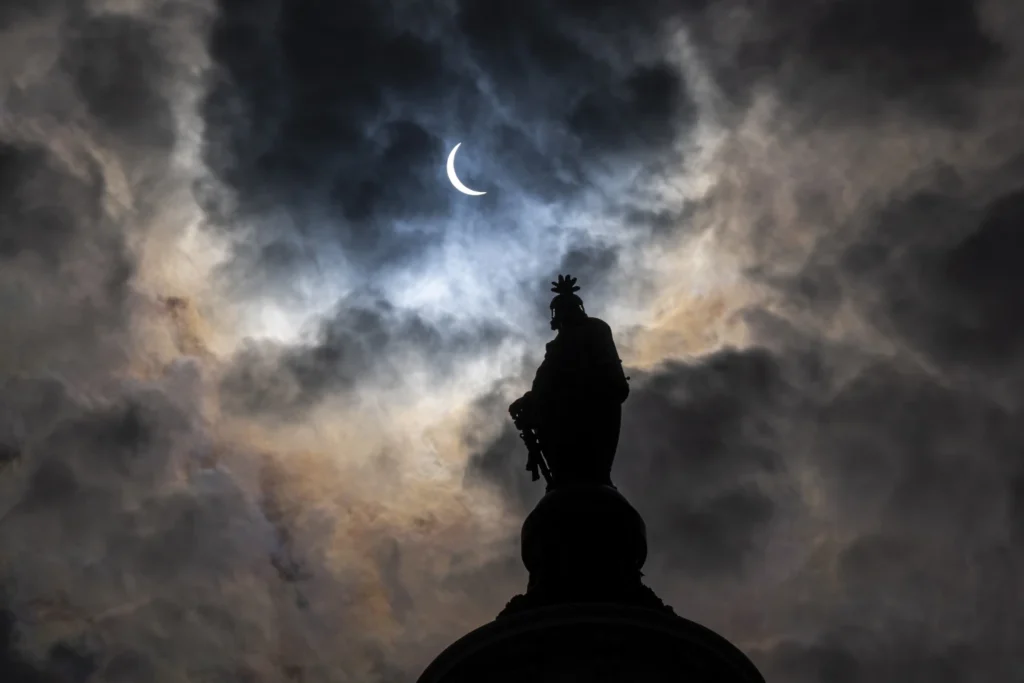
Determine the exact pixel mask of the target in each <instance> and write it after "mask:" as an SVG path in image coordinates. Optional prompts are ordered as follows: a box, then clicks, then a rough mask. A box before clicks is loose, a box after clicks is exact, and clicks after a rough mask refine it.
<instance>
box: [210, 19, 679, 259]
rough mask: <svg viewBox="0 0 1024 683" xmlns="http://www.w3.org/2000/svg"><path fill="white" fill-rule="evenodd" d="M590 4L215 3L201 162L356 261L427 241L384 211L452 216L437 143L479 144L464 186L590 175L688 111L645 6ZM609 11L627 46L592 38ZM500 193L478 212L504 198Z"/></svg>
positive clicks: (255, 207) (550, 186)
mask: <svg viewBox="0 0 1024 683" xmlns="http://www.w3.org/2000/svg"><path fill="white" fill-rule="evenodd" d="M598 5H599V6H595V7H594V8H593V9H592V10H591V9H589V8H587V7H584V6H583V5H579V4H576V3H557V4H556V5H555V6H551V7H549V6H548V5H547V4H544V5H543V6H542V5H541V4H538V3H533V2H527V3H505V4H500V3H499V4H494V3H484V2H465V3H462V4H460V5H459V6H458V7H457V11H456V12H455V15H454V17H453V21H454V23H453V24H451V25H449V24H448V23H445V22H447V21H448V19H446V18H445V17H448V16H449V15H450V13H449V12H447V11H437V12H428V13H427V14H426V15H425V16H424V17H421V16H420V15H419V14H418V13H416V12H413V13H412V14H409V13H408V12H406V11H404V10H403V11H391V10H389V9H387V8H385V7H384V6H382V5H380V4H379V3H369V2H352V3H344V5H327V4H323V3H314V2H308V1H305V0H300V1H298V2H289V3H276V2H263V3H260V4H258V5H253V4H244V5H243V4H242V3H235V2H224V3H222V6H221V14H220V17H219V19H218V21H217V23H216V25H215V27H214V32H213V44H212V52H213V56H214V58H215V60H216V62H217V64H218V67H219V75H218V76H217V77H216V79H215V81H214V83H213V88H212V90H211V92H210V95H209V97H208V98H207V101H206V104H205V107H204V112H205V117H206V120H207V125H208V136H207V142H206V145H207V146H206V158H207V161H208V163H209V164H210V166H211V168H212V169H213V170H214V172H215V173H216V174H217V175H218V177H219V178H220V179H221V180H222V181H224V182H226V183H227V185H228V186H230V187H232V188H234V189H236V190H237V191H238V192H239V194H240V200H241V209H242V211H243V212H246V211H259V210H260V209H261V208H265V207H267V206H270V205H284V206H286V207H289V209H290V210H291V211H293V213H294V214H295V216H296V217H297V220H298V222H299V223H300V224H302V225H306V224H308V223H310V222H311V221H312V222H316V221H326V223H327V224H329V226H330V227H328V228H324V230H325V231H326V232H323V231H320V230H319V229H311V228H308V227H305V228H302V229H303V230H307V231H309V230H312V232H307V233H306V235H307V238H308V239H314V233H315V239H320V238H324V237H326V238H328V239H331V240H336V241H338V242H339V243H340V244H341V246H343V247H344V248H345V249H347V250H348V251H349V252H350V253H353V254H358V255H359V259H360V263H361V264H362V265H366V264H369V265H370V266H372V265H373V264H378V263H383V262H390V261H393V260H396V259H397V260H402V259H405V258H407V257H409V256H410V255H411V254H414V253H416V252H417V251H418V249H419V248H420V247H422V246H424V245H427V244H430V243H433V242H434V241H435V240H436V239H437V235H435V234H430V233H423V232H419V233H410V231H409V230H408V229H400V228H398V227H397V226H396V224H395V221H402V220H407V221H408V220H415V221H420V222H423V221H426V220H429V219H431V218H443V217H447V216H448V215H449V214H450V213H451V210H452V208H453V206H454V205H453V201H455V200H456V199H457V198H458V197H457V196H456V195H453V193H452V192H450V191H448V189H447V188H446V186H445V183H444V179H443V175H442V169H443V164H444V155H445V153H446V151H447V150H446V147H445V145H446V143H448V144H450V142H451V141H452V140H455V139H460V138H462V137H463V136H466V135H472V136H473V137H474V140H475V141H474V143H473V155H474V156H473V158H474V159H475V160H476V162H475V165H473V166H472V167H470V166H467V167H466V170H465V171H464V173H466V174H468V176H467V182H468V183H469V184H470V185H473V184H474V183H473V177H472V174H473V173H474V171H476V172H479V173H481V174H483V175H484V176H485V177H488V178H493V179H494V180H495V181H496V182H500V183H501V184H502V187H505V188H508V189H514V188H519V189H520V190H523V191H525V192H526V193H527V194H528V195H532V196H534V197H537V198H543V199H554V198H561V199H563V200H564V199H568V198H570V197H571V196H572V195H573V194H574V193H575V192H576V191H577V190H578V189H580V188H583V187H587V186H589V182H590V181H589V180H588V177H589V174H590V171H589V170H588V167H589V166H590V165H591V164H592V162H598V163H600V162H602V161H607V162H611V160H612V159H613V158H617V157H619V156H622V155H626V156H632V155H637V154H642V153H653V152H655V151H657V150H661V149H664V148H665V146H666V145H667V144H669V143H671V142H672V141H673V139H674V138H675V136H676V135H678V133H679V132H680V131H682V130H685V129H686V127H687V126H688V124H689V123H690V121H691V120H692V116H693V111H692V103H691V102H690V98H689V94H688V92H687V90H686V86H685V83H683V81H682V79H681V76H680V75H679V74H678V73H677V72H676V70H675V69H674V68H673V67H670V66H669V65H668V64H667V63H666V62H664V61H663V59H662V58H661V56H660V55H659V54H658V53H657V50H655V49H653V46H654V45H656V44H657V43H658V40H659V37H658V35H659V33H658V31H656V30H655V24H654V22H653V20H652V18H651V16H650V15H649V13H640V12H632V11H628V8H627V7H626V6H625V5H619V4H616V3H598ZM439 10H440V8H439ZM658 11H659V12H660V11H661V10H658ZM609 13H611V14H609ZM615 22H619V25H618V26H617V28H618V30H619V33H620V34H621V35H624V36H626V37H627V38H628V39H627V40H626V43H625V44H621V45H612V44H611V42H608V41H605V42H602V41H600V40H596V41H595V34H594V33H593V32H594V31H595V30H598V27H599V26H607V25H612V24H614V23H615ZM588 36H589V40H588ZM606 43H607V44H606ZM641 44H645V45H646V46H647V49H646V51H645V52H646V54H647V56H646V57H644V58H643V59H642V60H641V61H639V62H636V63H634V61H635V60H634V58H633V57H632V56H631V49H632V48H633V47H635V46H636V45H641ZM502 111H504V112H505V113H502ZM500 196H501V195H500V194H496V193H495V192H491V193H489V196H488V197H486V198H481V200H479V201H478V202H477V204H476V205H475V207H476V208H478V209H480V210H481V211H484V212H485V213H489V212H491V213H492V212H494V211H496V210H500V208H501V201H502V200H501V199H500ZM212 203H214V202H212V200H211V204H212Z"/></svg>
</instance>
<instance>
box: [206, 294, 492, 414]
mask: <svg viewBox="0 0 1024 683" xmlns="http://www.w3.org/2000/svg"><path fill="white" fill-rule="evenodd" d="M505 334H506V331H505V330H503V329H501V328H499V327H497V326H495V325H493V324H489V323H478V324H474V325H472V326H469V327H465V326H461V325H458V324H455V323H453V324H451V325H441V324H437V323H434V322H431V321H428V320H426V319H425V318H423V317H421V316H420V315H419V314H418V313H416V312H411V311H403V310H399V309H396V308H395V307H394V306H392V305H391V304H389V303H388V302H387V301H384V300H383V299H380V298H376V297H372V298H369V299H364V298H362V297H352V298H349V299H346V300H343V301H342V302H340V303H339V304H338V306H337V308H336V310H335V312H334V313H333V314H332V315H331V316H329V317H327V318H325V319H324V320H322V321H321V322H320V324H319V329H318V332H317V340H316V341H315V342H314V343H313V344H310V345H292V346H284V345H279V344H276V343H273V342H262V343H261V342H250V344H249V345H248V346H247V347H246V348H245V349H243V350H242V351H240V352H239V353H238V354H237V356H236V357H235V358H234V360H233V362H232V364H231V366H230V367H229V369H228V371H227V374H226V376H225V378H224V380H223V382H222V384H221V397H222V400H223V401H224V404H225V407H227V408H228V409H229V410H232V411H236V412H242V413H254V414H259V415H270V414H275V413H276V414H279V415H281V416H283V417H285V418H290V417H294V416H295V415H297V414H300V413H301V412H302V411H303V410H305V409H308V408H310V407H312V406H314V405H315V404H316V403H318V402H319V401H321V400H323V399H324V398H326V397H327V396H329V395H332V394H338V393H342V394H347V393H349V392H351V391H352V390H353V389H355V387H356V385H357V383H358V382H360V381H361V380H366V379H370V378H374V379H377V380H379V381H383V382H384V383H385V384H387V385H390V384H392V383H393V382H396V381H398V380H399V378H400V376H401V373H402V372H403V367H404V366H403V363H405V362H408V361H409V360H411V359H412V357H416V358H417V359H418V363H419V364H424V365H425V367H427V368H428V369H429V370H430V371H431V372H433V373H436V376H437V377H442V376H444V374H445V373H446V372H448V371H449V370H450V368H451V364H452V363H453V362H454V361H455V360H456V359H457V358H458V356H459V355H461V354H463V353H467V352H472V351H479V350H480V349H481V348H485V347H489V346H493V345H495V344H497V343H498V342H500V341H501V340H502V338H503V337H504V336H505Z"/></svg>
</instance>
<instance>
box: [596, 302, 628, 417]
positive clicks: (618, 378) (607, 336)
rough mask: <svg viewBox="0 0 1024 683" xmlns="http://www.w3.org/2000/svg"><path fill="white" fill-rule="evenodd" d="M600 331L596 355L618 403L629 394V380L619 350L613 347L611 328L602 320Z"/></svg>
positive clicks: (613, 340)
mask: <svg viewBox="0 0 1024 683" xmlns="http://www.w3.org/2000/svg"><path fill="white" fill-rule="evenodd" d="M599 329H600V333H599V334H598V335H597V341H598V344H599V349H598V350H597V356H598V358H600V361H599V363H600V365H601V368H602V369H603V370H604V372H605V373H606V374H605V379H606V381H607V383H608V384H607V386H609V387H610V389H611V393H612V395H613V396H614V397H615V398H616V400H618V401H619V402H620V403H622V402H623V401H625V400H626V398H627V397H628V396H629V381H628V380H627V379H626V372H625V370H624V369H623V368H622V360H621V359H620V358H619V351H618V349H617V348H615V339H614V338H613V337H612V328H611V327H609V326H608V324H607V323H605V322H604V321H603V320H602V321H601V324H600V325H599Z"/></svg>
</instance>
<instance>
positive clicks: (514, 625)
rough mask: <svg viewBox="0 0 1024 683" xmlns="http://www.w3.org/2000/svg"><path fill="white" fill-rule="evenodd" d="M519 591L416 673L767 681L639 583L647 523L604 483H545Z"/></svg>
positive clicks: (653, 681) (459, 682) (495, 682)
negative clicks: (548, 489) (547, 489)
mask: <svg viewBox="0 0 1024 683" xmlns="http://www.w3.org/2000/svg"><path fill="white" fill-rule="evenodd" d="M522 556H523V563H524V564H525V565H526V568H527V569H528V570H529V572H530V580H529V584H528V586H527V590H526V593H525V594H523V595H517V596H515V597H514V598H512V600H510V601H509V603H508V605H506V607H505V609H504V610H502V612H501V613H500V614H499V615H498V618H497V619H495V620H494V621H493V622H491V623H489V624H486V625H484V626H482V627H480V628H478V629H476V630H475V631H472V632H471V633H469V634H468V635H466V636H464V637H463V638H461V639H460V640H458V641H456V642H455V643H454V644H453V645H451V646H450V647H449V648H448V649H447V650H445V651H444V652H443V653H442V654H441V655H440V656H438V657H437V659H435V660H434V662H433V663H432V664H431V665H430V666H429V667H428V668H427V670H426V671H425V672H424V673H423V675H422V676H421V677H420V679H419V683H463V682H464V683H469V682H470V681H472V682H473V683H478V682H479V681H488V682H489V683H505V682H508V683H512V682H513V681H515V682H516V683H520V682H522V681H532V682H534V683H547V682H548V681H577V680H580V681H582V680H586V681H604V682H607V683H613V682H617V681H623V682H625V681H630V682H632V683H648V682H650V683H661V682H663V681H664V682H666V683H667V682H668V681H704V680H707V681H716V682H719V683H732V682H735V683H763V678H762V677H761V675H760V674H759V673H758V671H757V669H756V668H755V667H754V665H753V664H752V663H751V662H750V660H748V659H747V658H746V657H745V656H744V655H743V653H742V652H740V651H739V650H738V649H737V648H736V647H734V646H733V645H732V644H731V643H729V642H728V641H727V640H725V639H724V638H722V637H721V636H719V635H717V634H715V633H714V632H712V631H710V630H708V629H706V628H704V627H703V626H700V625H698V624H695V623H694V622H692V621H689V620H687V619H683V618H681V617H679V616H676V614H675V613H674V612H673V611H672V609H671V608H670V607H668V606H667V605H665V604H664V603H663V602H662V601H661V600H660V599H659V598H658V597H657V595H655V593H654V592H653V591H652V590H650V589H649V588H648V587H647V586H645V585H644V584H643V581H642V576H643V575H642V573H641V571H640V570H641V568H642V566H643V563H644V560H645V559H646V557H647V539H646V528H645V525H644V522H643V519H642V518H641V517H640V514H639V513H638V512H637V511H636V510H635V509H634V508H633V506H631V505H630V504H629V502H628V501H627V500H626V499H625V498H624V497H623V496H622V495H621V494H620V493H619V492H618V491H617V490H616V489H615V488H614V487H611V486H600V485H577V486H569V487H563V488H557V489H555V490H553V491H551V492H549V493H548V494H547V495H546V496H544V498H543V499H542V500H541V501H540V502H539V503H538V504H537V507H536V508H535V509H534V510H533V512H532V513H530V515H529V516H528V517H527V518H526V521H525V523H524V524H523V532H522Z"/></svg>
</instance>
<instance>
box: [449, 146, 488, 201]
mask: <svg viewBox="0 0 1024 683" xmlns="http://www.w3.org/2000/svg"><path fill="white" fill-rule="evenodd" d="M461 146H462V143H461V142H460V143H459V144H457V145H455V147H454V148H452V151H451V154H449V155H448V180H450V181H452V186H453V187H454V188H455V189H456V190H458V191H459V192H461V193H462V194H468V195H470V196H472V197H479V196H480V195H482V194H487V193H486V192H477V191H476V190H471V189H469V188H468V187H466V186H465V185H464V184H463V183H462V181H461V180H459V176H458V175H456V174H455V153H456V152H458V151H459V147H461Z"/></svg>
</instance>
